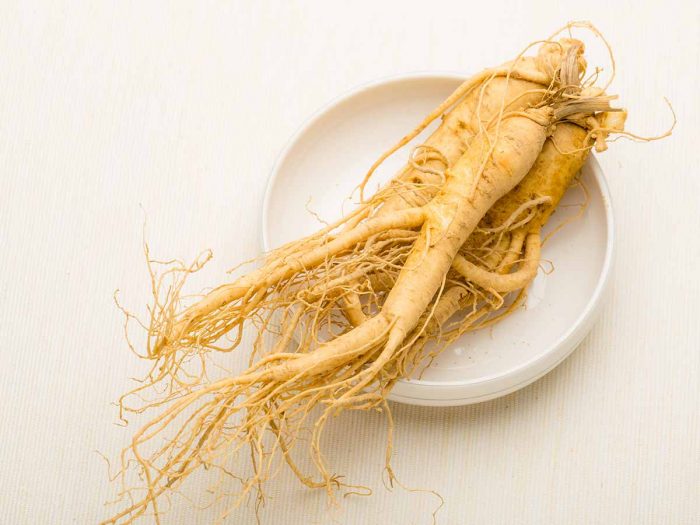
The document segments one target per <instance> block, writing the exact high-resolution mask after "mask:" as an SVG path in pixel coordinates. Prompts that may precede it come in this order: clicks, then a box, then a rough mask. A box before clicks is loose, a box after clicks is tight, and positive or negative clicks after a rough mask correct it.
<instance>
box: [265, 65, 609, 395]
mask: <svg viewBox="0 0 700 525" xmlns="http://www.w3.org/2000/svg"><path fill="white" fill-rule="evenodd" d="M465 78H466V77H465V75H463V74H460V73H457V72H454V71H416V72H408V73H400V74H396V75H390V76H385V77H381V78H377V79H375V80H371V81H368V82H364V83H362V84H359V85H357V86H355V87H354V88H351V89H349V90H347V91H345V92H343V93H341V94H340V95H338V96H336V97H334V98H332V99H331V100H329V101H328V102H326V103H325V104H323V105H321V107H319V108H318V109H317V110H315V111H314V112H312V113H311V114H310V115H309V116H308V117H307V118H306V119H305V120H303V121H302V124H301V125H300V126H298V127H297V128H296V130H295V131H294V132H293V133H292V134H291V136H290V137H289V138H288V139H287V141H286V142H285V144H284V146H283V147H282V149H281V151H280V152H279V153H278V155H277V157H276V158H275V161H274V163H273V165H272V168H271V169H270V174H269V176H268V179H267V183H266V187H265V193H264V197H263V205H262V225H261V229H262V235H261V244H262V249H263V251H264V252H267V251H269V250H270V249H271V247H270V243H269V238H268V231H269V217H268V215H269V213H268V211H269V208H270V199H271V198H272V190H273V188H274V186H275V183H276V181H277V179H278V176H279V169H280V167H281V165H282V164H283V162H284V160H285V159H286V157H287V156H288V155H289V153H290V151H291V150H292V148H293V147H294V145H295V144H296V142H297V141H298V139H299V137H300V136H302V135H303V134H304V133H305V132H306V131H307V130H308V129H309V128H311V127H312V126H313V125H314V124H315V123H316V122H317V121H318V120H319V119H320V118H321V117H323V116H324V115H325V114H326V113H328V112H329V111H331V110H332V109H333V108H334V107H336V106H338V105H340V104H342V103H343V102H346V101H348V100H350V99H351V98H354V97H356V96H358V95H360V94H362V93H363V92H365V91H369V90H372V89H375V88H378V87H384V86H386V85H388V84H392V83H396V82H406V81H415V80H424V79H433V80H454V81H460V80H465ZM585 165H586V166H588V167H589V168H590V172H591V174H592V176H593V178H594V179H595V181H596V183H597V185H598V188H599V190H600V196H601V200H602V207H603V210H604V215H605V230H606V242H605V255H604V258H603V264H602V266H601V270H600V274H599V276H598V279H597V282H596V285H595V287H594V289H593V292H592V294H591V297H590V299H589V300H588V302H587V303H586V305H585V307H584V308H583V309H582V311H581V312H580V314H579V315H578V317H577V318H576V320H575V321H574V322H573V323H572V325H571V326H570V327H569V329H568V330H567V331H566V332H565V333H564V334H562V336H561V337H559V338H558V339H557V340H556V341H555V342H554V343H552V344H550V345H548V346H547V347H546V348H544V349H543V350H542V351H540V352H538V353H537V355H535V356H533V357H532V358H530V359H528V360H527V361H525V362H523V363H521V364H519V365H516V366H514V367H512V368H509V369H507V370H505V371H503V372H498V373H493V374H490V375H486V376H483V377H479V378H472V379H466V380H462V381H458V380H450V381H434V380H423V379H399V380H398V381H397V386H398V385H399V384H401V385H405V386H410V387H411V388H425V390H426V392H425V394H428V393H429V391H431V390H432V391H435V390H438V391H440V390H447V389H455V388H460V389H461V388H465V389H466V388H469V387H474V386H484V385H486V384H488V383H494V382H498V381H505V380H507V379H508V378H509V377H513V376H515V377H517V376H519V375H521V374H523V373H525V372H527V370H529V369H534V370H535V371H534V373H531V374H529V376H528V377H526V378H524V379H520V380H518V381H517V382H516V383H515V385H511V386H506V387H504V388H500V389H498V390H497V391H496V392H493V393H487V394H480V395H477V396H465V397H459V398H455V397H453V396H450V397H449V398H444V397H440V392H436V394H437V396H436V395H432V396H428V395H426V396H425V397H412V396H407V395H405V394H402V393H396V392H395V391H394V390H392V392H391V393H390V394H389V399H391V400H393V401H397V402H404V403H411V402H412V401H425V402H426V403H425V404H431V402H435V403H437V404H441V405H445V406H447V405H450V404H451V405H456V404H466V403H472V402H474V403H475V402H480V401H486V400H488V399H494V398H496V397H501V396H503V395H507V394H508V393H511V392H514V391H516V390H519V389H521V388H524V387H525V386H527V385H529V384H530V383H532V382H534V381H536V380H537V379H539V378H541V377H543V376H544V375H546V374H548V373H549V372H550V371H552V370H553V369H554V368H556V367H557V366H559V365H560V364H561V363H562V362H563V361H564V360H565V359H566V358H567V357H568V356H569V355H571V353H573V351H574V350H575V349H576V348H577V347H578V346H579V345H580V343H581V342H582V341H583V339H584V338H585V336H586V335H587V333H588V332H589V331H590V329H591V328H592V324H593V322H594V321H595V315H596V313H597V312H598V310H599V307H600V304H601V302H602V299H603V296H604V295H605V291H606V290H607V288H608V285H609V282H610V276H611V273H612V265H613V257H614V241H615V222H614V214H613V206H612V199H611V195H610V188H609V186H608V183H607V180H606V178H605V176H604V174H603V170H602V168H601V167H600V164H599V163H598V160H597V159H596V157H595V156H593V155H590V156H589V157H588V159H587V160H586V163H585ZM567 346H569V348H566V349H565V350H564V351H563V352H561V349H562V348H563V347H567ZM558 350H559V351H560V352H561V355H558V356H557V359H556V360H555V361H554V363H553V364H550V365H549V366H546V367H544V370H541V371H539V370H537V369H538V366H537V365H538V364H539V363H540V362H542V361H546V359H547V357H548V356H549V357H550V358H551V357H552V356H554V355H556V354H557V351H558ZM446 393H447V392H443V393H442V395H444V394H446ZM472 398H473V399H474V401H470V399H472Z"/></svg>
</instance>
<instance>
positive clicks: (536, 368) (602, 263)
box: [263, 74, 613, 406]
mask: <svg viewBox="0 0 700 525" xmlns="http://www.w3.org/2000/svg"><path fill="white" fill-rule="evenodd" d="M461 80H462V77H459V76H457V75H451V74H413V75H406V76H401V77H395V78H391V79H386V80H381V81H378V82H374V83H371V84H368V85H365V86H362V87H360V88H358V89H356V90H354V91H353V92H351V93H350V94H348V95H346V96H343V97H341V98H339V99H337V100H335V101H334V102H332V103H331V104H329V105H327V106H326V107H325V108H323V109H322V110H321V111H319V112H318V113H316V114H315V115H314V116H313V117H312V118H311V119H310V120H309V121H308V122H307V123H306V124H305V125H304V126H302V128H301V129H300V130H299V131H297V133H295V135H294V136H293V137H292V139H291V141H290V142H289V144H288V145H287V146H286V148H285V149H284V150H283V151H282V153H281V154H280V156H279V158H278V160H277V162H276V164H275V166H274V168H273V171H272V175H271V177H270V181H269V184H268V188H267V192H266V195H265V202H264V206H263V247H264V249H265V250H269V249H271V248H274V247H277V246H279V245H281V244H283V243H285V242H288V241H290V240H293V239H295V238H298V237H300V236H302V235H306V234H310V233H313V232H314V231H315V230H317V229H318V228H319V227H320V223H319V222H318V219H317V218H316V217H315V216H314V215H313V214H312V213H311V212H310V210H311V211H313V212H314V213H315V214H317V215H318V216H319V217H321V218H323V219H326V220H332V219H336V218H338V217H339V216H340V214H341V213H342V212H346V213H347V212H348V211H349V210H351V209H352V206H353V204H352V202H351V201H350V200H349V199H348V197H349V196H350V195H351V193H352V191H353V189H354V188H355V186H356V185H357V183H358V181H359V180H360V179H361V178H362V176H363V175H364V174H365V172H366V170H367V168H368V166H370V165H371V164H372V162H373V161H374V160H375V159H376V158H377V157H378V156H379V155H380V154H381V153H382V152H383V151H384V150H385V149H386V148H388V147H390V146H391V145H393V144H394V143H395V142H396V140H397V139H398V138H400V137H402V136H403V135H405V134H406V133H407V132H408V131H409V130H411V129H413V127H414V126H415V124H416V123H418V122H419V121H420V120H421V119H422V118H423V117H424V116H425V115H426V114H428V113H429V112H430V110H432V109H433V108H435V107H436V106H437V105H438V104H439V103H440V102H441V101H442V100H444V98H445V97H446V96H447V95H449V93H450V92H451V91H452V90H453V89H454V88H455V87H456V86H457V85H459V83H460V81H461ZM431 129H432V128H431ZM424 136H425V135H423V137H424ZM419 141H420V137H419V139H418V141H417V142H416V144H418V143H419ZM409 147H410V146H409ZM408 151H410V150H409V149H405V150H402V151H400V152H398V153H397V154H395V155H394V156H393V157H392V158H390V159H388V160H387V162H386V163H385V165H384V166H383V167H382V168H381V169H380V170H379V172H378V173H377V175H376V179H375V183H376V184H375V186H376V185H378V184H379V183H383V182H385V181H387V180H388V179H390V178H391V176H392V175H393V174H394V173H395V172H396V171H397V170H398V169H399V168H400V167H401V166H402V165H403V163H404V162H405V160H406V156H407V154H408V153H407V152H408ZM582 180H583V181H584V184H585V186H586V187H587V189H588V192H589V194H590V202H589V205H588V207H587V208H586V210H585V213H584V216H583V217H582V219H580V220H576V221H572V222H571V223H570V224H568V225H567V226H566V227H565V228H564V229H562V230H561V231H560V232H558V233H557V234H556V235H554V236H553V237H552V238H551V239H550V240H549V242H547V244H546V245H545V248H544V250H543V258H544V259H546V260H549V261H551V263H552V264H553V265H554V271H553V272H551V273H549V274H546V273H545V272H544V271H543V269H542V268H541V269H540V272H539V273H538V276H537V278H536V280H535V281H534V283H533V284H532V285H531V287H530V290H529V293H528V300H527V303H526V307H525V308H524V309H522V308H521V309H520V310H518V311H517V312H516V313H515V314H514V315H512V316H510V317H509V318H507V319H505V320H503V321H502V322H500V323H499V324H497V325H496V326H494V327H493V328H492V329H485V330H481V331H479V332H475V333H470V334H466V335H464V336H463V337H462V338H460V339H459V340H458V341H456V342H455V343H453V344H452V345H451V346H450V347H449V348H447V349H446V350H445V351H444V352H443V353H442V354H441V355H440V357H439V358H438V359H436V360H435V362H434V363H433V365H432V366H431V367H429V368H428V369H426V370H425V371H424V372H423V374H422V376H421V379H420V380H418V379H411V380H404V381H400V382H399V383H398V384H397V385H396V387H395V388H394V390H393V392H392V394H391V399H393V400H395V401H400V402H405V403H411V404H417V405H434V406H450V405H463V404H469V403H476V402H479V401H485V400H488V399H493V398H495V397H499V396H502V395H505V394H507V393H510V392H513V391H515V390H517V389H519V388H522V387H524V386H525V385H527V384H529V383H531V382H533V381H535V380H536V379H538V378H540V377H542V376H543V375H544V374H546V373H547V372H549V371H550V370H552V368H554V367H555V366H557V365H558V364H559V363H561V361H563V360H564V359H565V358H566V357H567V356H568V355H569V354H570V353H571V352H572V351H573V350H574V349H575V348H576V346H578V345H579V343H580V342H581V340H582V339H583V337H584V336H585V335H586V333H587V332H588V331H589V330H590V328H591V326H592V324H593V322H594V320H595V314H596V312H597V311H598V310H599V306H600V303H601V300H602V298H603V296H604V292H605V290H606V287H607V283H608V276H609V275H610V265H611V261H612V248H613V219H612V210H611V207H610V196H609V194H608V189H607V186H606V183H605V179H604V177H603V174H602V172H601V170H600V167H599V165H598V163H597V162H596V160H595V159H594V158H592V157H591V158H590V160H589V161H588V162H587V164H586V165H585V166H584V169H583V173H582ZM583 200H584V192H583V191H582V190H581V189H580V188H579V189H576V188H572V189H571V190H569V192H568V193H567V195H566V196H565V198H564V199H563V201H562V203H561V205H560V208H559V209H558V210H557V213H555V215H554V216H553V218H552V220H551V221H550V226H549V227H550V229H551V228H552V227H553V226H555V225H557V224H559V223H560V222H561V221H563V220H565V218H566V217H568V216H571V215H573V214H575V213H577V212H578V210H579V207H577V206H575V205H576V204H578V203H581V202H582V201H583ZM341 204H342V205H343V206H342V210H341Z"/></svg>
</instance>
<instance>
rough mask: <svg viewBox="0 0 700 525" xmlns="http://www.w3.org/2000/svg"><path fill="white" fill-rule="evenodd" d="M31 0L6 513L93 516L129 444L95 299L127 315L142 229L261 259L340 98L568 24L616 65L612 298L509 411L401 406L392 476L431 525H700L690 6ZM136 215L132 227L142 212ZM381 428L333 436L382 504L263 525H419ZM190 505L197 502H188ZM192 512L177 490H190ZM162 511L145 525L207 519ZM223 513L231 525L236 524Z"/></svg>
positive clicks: (12, 130)
mask: <svg viewBox="0 0 700 525" xmlns="http://www.w3.org/2000/svg"><path fill="white" fill-rule="evenodd" d="M408 4H410V3H404V2H398V1H397V2H377V1H376V0H375V1H367V2H352V3H346V2H281V1H280V2H252V1H248V2H240V1H239V2H218V1H217V2H214V1H211V2H209V1H207V2H125V1H121V0H120V1H113V2H91V1H81V2H77V1H76V2H65V3H61V2H46V3H44V4H38V3H33V2H27V1H22V2H13V1H5V2H3V3H2V6H1V7H0V400H1V403H2V405H1V408H0V415H1V418H2V421H1V423H0V465H1V468H0V515H1V516H2V517H0V521H1V522H3V523H20V524H23V523H26V524H29V523H31V524H35V523H80V524H83V523H94V522H96V521H97V520H99V519H100V518H105V517H107V516H108V514H109V510H107V509H104V508H103V506H102V504H103V502H104V501H105V500H107V499H110V498H112V497H114V495H115V493H116V489H117V487H115V486H114V485H110V484H109V482H108V480H107V471H106V467H105V464H104V462H103V460H102V459H101V458H100V457H99V456H98V455H97V454H96V453H95V452H94V451H95V450H100V451H101V452H103V453H105V454H107V455H108V456H110V457H112V458H114V457H115V455H116V453H117V451H118V450H119V447H120V446H123V445H125V444H126V443H127V442H128V440H129V436H130V434H131V432H132V428H126V429H125V428H122V427H119V426H116V425H115V422H116V420H117V412H116V409H115V408H114V407H113V406H112V405H110V403H111V402H113V401H114V400H116V399H117V397H118V396H119V394H120V393H122V392H123V391H125V390H126V389H127V388H129V387H130V386H131V385H132V383H131V382H130V381H129V377H130V376H134V375H137V374H139V373H142V372H143V370H144V364H143V363H142V362H139V361H138V360H137V359H136V358H135V357H134V356H133V355H132V354H130V353H129V352H128V350H127V348H126V346H125V344H124V340H123V335H122V318H121V316H120V314H119V313H118V311H117V310H116V308H115V307H114V305H113V302H112V293H113V291H114V290H115V289H116V288H120V289H121V298H122V301H123V302H124V304H125V305H127V306H128V307H130V308H131V309H133V310H136V311H143V306H144V304H145V302H146V301H147V299H148V296H147V288H148V280H147V275H146V272H145V267H144V264H143V254H142V251H141V232H142V223H143V221H144V216H146V217H147V223H148V224H147V235H148V239H149V241H150V244H151V248H152V250H153V253H154V254H155V255H157V256H160V257H171V256H176V257H182V258H186V259H191V258H192V257H193V256H194V255H196V253H197V252H198V251H200V250H202V249H204V248H207V247H210V248H212V249H213V251H214V254H215V259H214V261H213V262H212V263H211V265H210V266H209V267H208V269H207V270H206V271H204V272H203V273H202V275H200V276H197V278H196V279H194V280H193V282H192V289H193V290H196V289H198V288H199V287H201V286H205V285H207V284H212V283H215V282H217V281H218V280H221V279H223V278H224V274H223V272H224V270H225V269H227V268H228V267H230V266H232V265H233V264H234V263H236V262H238V261H241V260H243V259H248V258H250V257H252V256H255V255H256V254H257V253H258V250H259V243H260V241H259V236H260V209H261V201H262V195H263V189H264V186H265V181H266V178H267V174H268V172H269V169H270V167H271V165H272V162H273V160H274V158H275V155H276V154H277V152H278V151H279V150H280V148H281V147H282V145H283V144H284V142H285V141H286V140H287V138H288V137H289V136H290V134H291V133H292V132H293V131H294V130H295V129H296V127H297V126H298V125H299V124H300V123H301V122H302V120H303V119H304V118H305V117H306V116H307V115H309V114H310V112H312V111H314V110H315V109H316V108H317V107H319V106H320V105H321V104H322V103H325V102H326V101H328V100H329V99H331V98H332V97H335V96H336V95H338V94H340V93H342V92H345V91H346V90H348V89H349V88H351V87H353V86H355V85H357V84H360V83H363V82H365V81H368V80H372V79H376V78H378V77H382V76H387V75H391V74H395V73H402V72H407V71H415V70H458V71H463V72H465V73H468V72H470V71H473V70H475V69H479V68H481V67H484V66H488V65H492V64H496V63H499V62H501V61H502V60H503V59H505V58H508V57H511V56H512V55H513V54H514V53H515V52H517V51H518V50H519V49H520V48H521V47H522V45H523V44H524V43H526V42H529V41H531V40H534V39H537V38H542V37H545V36H547V35H548V34H550V33H551V32H552V31H553V30H554V29H556V28H557V27H559V26H560V25H562V24H563V23H564V22H565V21H567V20H569V19H571V18H575V17H578V18H589V19H593V20H594V21H596V22H597V23H598V24H599V26H600V28H601V29H602V30H603V31H604V32H605V34H606V35H608V37H609V39H610V42H611V44H612V45H613V46H614V48H615V52H616V54H617V58H618V74H619V76H618V80H617V81H616V84H615V86H614V87H615V89H614V91H616V92H619V93H621V94H623V95H624V104H625V105H626V106H628V107H629V108H630V114H631V116H630V119H629V127H630V129H633V130H636V131H638V132H640V133H644V134H652V133H655V132H657V131H659V130H662V129H663V128H665V127H666V126H667V125H668V122H669V115H668V111H667V109H666V107H665V106H664V103H663V99H662V96H664V95H665V96H667V97H668V98H669V99H670V100H671V101H672V102H673V104H674V107H675V109H676V111H677V112H678V115H679V125H678V128H677V131H676V133H675V134H674V136H673V138H671V139H669V140H665V141H663V142H658V143H653V144H632V143H629V142H624V141H621V142H618V143H616V144H614V147H612V148H611V149H610V151H609V152H607V153H606V154H604V155H601V156H600V162H601V164H602V166H603V168H604V170H605V171H606V173H607V174H608V178H609V183H610V186H611V190H612V194H613V198H614V205H615V212H616V216H617V221H618V222H617V234H618V237H617V261H616V271H615V276H614V288H613V290H612V294H611V297H610V300H609V302H608V304H607V306H606V308H605V311H604V314H603V316H602V318H601V320H600V322H599V323H598V325H597V326H596V327H595V329H594V330H593V332H592V333H591V335H590V336H589V337H588V338H587V339H586V341H585V343H584V344H583V345H582V347H581V348H580V349H579V350H578V351H577V352H576V353H575V354H574V355H573V356H572V357H571V358H570V359H568V360H567V361H566V362H565V363H564V364H562V365H561V366H560V367H559V368H558V369H557V370H555V371H554V372H552V373H551V374H549V375H548V376H546V377H545V378H544V379H542V380H541V381H538V382H537V383H535V384H534V385H532V386H530V387H528V388H526V389H524V390H522V391H520V392H517V393H515V394H513V395H510V396H508V397H506V398H503V399H500V400H497V401H493V402H489V403H484V404H481V405H477V406H470V407H463V408H455V409H434V408H416V407H409V406H399V405H394V415H395V418H396V443H395V459H394V467H395V470H396V472H397V474H398V476H399V479H400V480H402V481H403V482H404V483H405V484H406V485H409V486H419V487H425V488H429V489H434V490H436V491H438V492H439V493H440V494H441V495H442V496H443V497H444V498H445V504H444V507H443V508H442V509H441V511H440V512H439V514H438V522H439V523H444V524H465V523H469V524H487V523H488V524H533V525H534V524H544V523H548V524H549V523H554V524H621V523H630V524H662V523H663V524H666V523H667V524H694V523H699V522H700V436H699V434H700V427H699V416H698V413H699V411H700V407H699V399H700V386H699V385H700V377H699V374H700V321H699V317H700V284H699V281H698V279H697V262H698V261H699V260H700V241H699V239H700V213H699V212H698V208H699V196H700V175H699V174H698V164H699V163H698V161H699V160H700V159H699V158H698V149H699V148H698V138H697V137H698V124H699V122H698V117H699V112H698V95H697V89H698V82H699V81H700V77H699V76H698V67H699V64H700V56H699V51H698V50H699V49H700V41H699V37H698V35H699V33H698V23H699V22H700V11H699V10H698V7H697V3H696V2H691V1H688V2H665V3H663V4H665V5H663V6H662V5H661V4H662V3H659V2H649V3H644V2H610V1H594V0H590V1H586V2H551V1H544V0H538V1H530V2H522V3H514V4H512V5H509V6H504V5H500V4H499V3H497V2H481V3H479V4H478V5H475V6H472V7H470V6H469V5H468V4H469V3H468V2H457V1H455V2H443V1H438V0H433V1H430V2H416V3H415V4H411V5H408ZM141 208H143V210H145V213H144V211H142V209H141ZM384 431H385V423H384V419H383V417H382V415H381V414H376V413H375V414H351V415H347V416H343V417H342V418H340V419H339V420H338V421H337V422H335V423H334V424H333V425H332V427H331V428H330V429H329V431H328V435H327V439H326V442H327V446H328V451H329V457H330V460H331V461H332V464H333V466H334V468H335V470H336V471H337V472H341V473H344V474H346V475H347V480H348V481H350V482H366V483H368V484H369V485H370V486H372V487H373V488H374V489H375V494H374V496H372V497H370V498H359V497H358V498H349V499H346V500H343V501H341V506H340V508H339V509H335V510H330V511H329V510H328V508H327V506H326V500H325V497H324V494H322V493H311V492H308V491H306V490H305V489H303V488H301V487H300V486H299V484H298V483H292V482H291V480H290V477H289V476H287V475H283V476H282V477H281V478H280V479H279V481H277V482H275V483H273V484H271V485H270V487H269V490H270V499H269V501H268V505H267V506H266V508H265V509H264V510H263V512H262V518H263V523H266V524H280V525H281V524H297V523H298V524H302V523H304V524H306V523H317V524H325V523H343V524H382V525H384V524H425V523H430V519H431V518H430V514H431V512H432V509H433V508H434V507H435V505H436V499H435V498H434V497H433V496H431V495H429V494H424V493H412V492H407V491H405V490H403V489H401V488H396V489H394V490H393V491H392V492H388V491H386V490H385V489H384V488H383V486H382V484H381V477H380V474H381V468H382V465H383V454H384V449H383V446H384ZM195 488H198V489H200V490H201V489H203V488H204V485H203V483H202V484H200V485H199V486H196V487H195ZM195 492H196V491H195ZM214 516H215V514H214V510H209V511H195V510H193V509H192V508H191V506H190V505H189V504H187V503H184V502H182V501H178V502H176V504H175V505H174V507H173V509H172V510H171V511H170V512H169V513H168V515H167V516H166V519H165V520H164V523H174V524H185V523H208V522H209V521H210V520H211V519H212V518H213V517H214ZM252 520H253V514H252V512H251V511H250V510H249V508H244V509H242V510H241V511H240V512H239V513H237V514H235V515H234V518H232V519H231V520H230V522H231V523H251V522H252Z"/></svg>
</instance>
